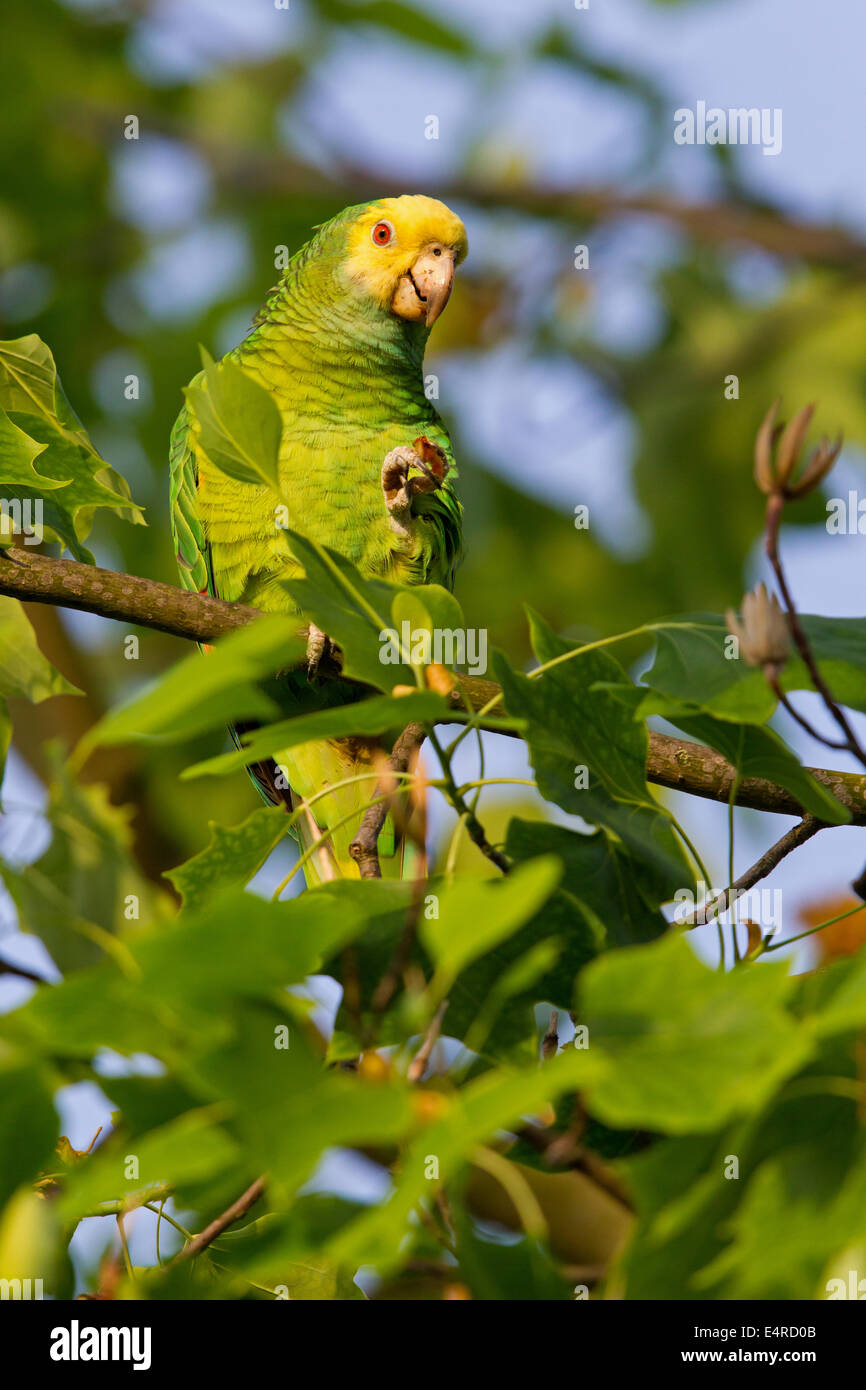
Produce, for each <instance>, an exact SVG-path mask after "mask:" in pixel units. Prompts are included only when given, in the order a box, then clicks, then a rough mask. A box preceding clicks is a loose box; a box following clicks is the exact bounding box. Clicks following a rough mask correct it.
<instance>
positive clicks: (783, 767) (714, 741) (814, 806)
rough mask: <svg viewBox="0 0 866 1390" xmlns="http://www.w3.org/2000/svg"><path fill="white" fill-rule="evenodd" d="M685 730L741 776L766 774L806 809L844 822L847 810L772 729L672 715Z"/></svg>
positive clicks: (833, 821) (848, 815) (707, 717)
mask: <svg viewBox="0 0 866 1390" xmlns="http://www.w3.org/2000/svg"><path fill="white" fill-rule="evenodd" d="M669 717H670V718H671V719H672V721H673V723H674V724H676V725H677V727H678V728H680V729H682V731H683V733H685V734H688V735H689V736H690V737H691V738H696V739H698V740H699V741H700V742H701V743H708V744H709V745H710V747H711V748H715V749H717V750H718V752H719V753H722V754H723V755H724V757H726V758H727V760H728V762H729V763H731V764H732V766H733V767H735V768H736V770H737V773H738V775H739V776H740V777H763V778H766V780H767V781H769V782H773V783H775V784H777V785H778V786H780V787H784V788H785V790H786V791H789V792H790V793H791V795H792V796H795V797H796V798H797V800H798V801H799V803H800V805H801V806H802V807H803V809H804V810H805V811H810V812H811V814H812V815H813V816H817V817H818V818H819V820H823V821H828V822H829V823H830V824H831V825H845V824H846V823H847V822H848V821H850V819H851V812H850V811H848V810H847V809H846V808H845V807H844V806H843V805H842V804H841V803H840V802H839V801H837V800H836V798H835V796H833V794H832V792H830V791H828V790H827V788H826V787H823V786H822V785H821V783H820V782H818V781H816V780H815V778H814V777H813V776H812V775H811V773H810V772H808V771H807V770H806V768H804V767H803V766H802V764H801V763H800V761H799V759H798V758H797V756H796V755H795V754H794V753H792V752H791V750H790V748H789V747H788V746H787V744H786V743H785V742H784V741H783V740H782V739H781V738H780V737H779V735H778V734H777V733H775V731H774V730H773V729H764V728H761V727H760V725H756V724H732V723H731V722H730V721H728V720H722V719H716V718H713V716H711V715H695V716H691V717H690V716H688V715H687V716H685V717H684V716H682V715H678V714H674V713H671V715H670V716H669Z"/></svg>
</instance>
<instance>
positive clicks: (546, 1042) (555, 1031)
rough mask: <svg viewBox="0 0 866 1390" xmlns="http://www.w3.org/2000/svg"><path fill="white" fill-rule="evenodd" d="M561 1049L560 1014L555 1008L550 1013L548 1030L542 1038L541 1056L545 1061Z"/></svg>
mask: <svg viewBox="0 0 866 1390" xmlns="http://www.w3.org/2000/svg"><path fill="white" fill-rule="evenodd" d="M558 1051H559V1014H558V1013H557V1011H556V1009H553V1010H552V1011H551V1014H550V1022H549V1024H548V1025H547V1032H546V1033H545V1035H544V1037H543V1038H542V1039H541V1056H542V1060H543V1061H545V1062H546V1061H547V1060H548V1058H550V1057H555V1056H556V1054H557V1052H558Z"/></svg>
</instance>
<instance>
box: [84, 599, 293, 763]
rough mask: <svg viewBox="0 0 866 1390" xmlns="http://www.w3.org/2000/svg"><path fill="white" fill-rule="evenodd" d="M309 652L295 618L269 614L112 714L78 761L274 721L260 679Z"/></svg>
mask: <svg viewBox="0 0 866 1390" xmlns="http://www.w3.org/2000/svg"><path fill="white" fill-rule="evenodd" d="M305 651H306V648H305V645H304V643H303V642H302V641H301V639H300V637H299V636H298V626H297V622H296V621H295V620H293V619H292V618H287V617H278V616H277V615H275V614H274V615H268V616H266V617H262V618H258V619H257V620H256V621H255V622H254V623H250V624H249V625H248V626H247V627H243V628H240V629H239V630H238V631H237V632H232V633H230V634H229V635H228V636H227V637H224V638H222V639H221V640H220V641H219V642H218V643H217V644H216V646H214V647H213V648H212V649H211V650H209V651H208V652H207V654H206V656H205V658H204V659H202V658H201V657H200V656H199V655H197V654H195V653H193V654H192V655H191V656H188V657H186V658H185V659H184V660H183V661H180V662H178V663H177V665H176V666H173V667H172V668H171V670H170V671H168V672H167V673H166V674H165V675H163V676H162V677H161V678H160V680H159V681H158V682H156V683H155V684H154V685H153V686H151V687H150V689H148V690H146V691H145V692H144V693H143V694H141V695H139V696H137V697H136V698H135V699H133V700H131V701H130V702H129V703H127V704H126V705H121V706H120V707H119V708H117V709H114V710H112V711H111V712H110V713H109V714H107V715H105V716H104V718H103V719H101V720H100V721H99V723H98V724H96V725H95V726H94V728H93V729H91V730H90V731H89V733H88V734H87V735H86V736H85V738H84V739H83V740H82V742H81V745H80V747H79V750H78V752H77V754H76V756H77V757H79V758H81V759H82V760H83V758H84V756H85V753H86V752H87V753H89V752H90V750H91V749H93V748H96V747H99V746H105V745H106V744H108V745H110V744H116V743H127V742H129V740H131V739H138V738H154V737H159V738H162V739H172V740H180V739H185V738H188V737H189V736H190V735H191V734H194V733H198V732H200V731H201V730H203V729H210V728H214V727H219V726H220V725H221V724H225V723H228V722H229V721H230V720H232V719H269V718H273V716H274V715H275V714H278V713H279V709H278V707H277V705H276V704H275V703H274V702H273V701H272V700H271V699H270V698H269V697H268V696H266V695H265V694H264V692H263V691H261V690H259V689H257V687H256V685H255V681H256V680H257V679H259V678H264V677H266V676H270V675H272V673H273V672H274V671H275V670H276V669H277V668H278V667H279V666H280V665H286V664H289V665H291V664H294V663H300V662H301V661H302V660H303V659H304V653H305Z"/></svg>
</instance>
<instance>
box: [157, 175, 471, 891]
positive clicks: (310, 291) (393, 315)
mask: <svg viewBox="0 0 866 1390" xmlns="http://www.w3.org/2000/svg"><path fill="white" fill-rule="evenodd" d="M466 251H467V243H466V231H465V229H464V226H463V223H462V222H461V221H460V219H459V218H458V217H457V216H456V215H455V214H454V213H453V212H452V211H451V210H450V209H449V208H447V207H446V206H445V205H444V203H441V202H438V201H437V200H435V199H433V198H427V197H421V196H403V197H398V198H382V199H378V200H377V201H375V202H371V203H365V204H362V205H360V206H358V207H350V208H346V209H344V211H343V212H341V213H339V214H338V215H337V216H336V217H334V218H332V219H331V221H330V222H327V223H325V224H324V225H323V226H321V227H319V228H318V229H317V230H316V234H315V236H313V237H312V239H311V240H310V241H308V242H307V244H306V245H305V246H303V247H302V248H301V250H300V251H298V252H297V254H296V255H295V256H294V257H293V258H292V259H291V261H290V262H289V264H288V266H287V267H286V269H285V271H284V273H283V275H282V278H281V279H280V281H279V283H278V284H277V286H276V287H275V288H274V289H273V290H272V291H271V293H270V295H269V296H268V298H267V300H266V302H265V304H264V306H263V307H262V309H261V310H260V311H259V312H258V314H257V315H256V317H255V319H254V320H253V326H252V328H251V331H250V333H249V334H248V336H247V337H246V338H245V339H244V340H243V342H242V343H240V345H239V346H238V347H236V348H234V349H232V351H231V352H229V353H228V354H227V356H228V358H229V359H230V360H231V361H233V362H234V363H236V364H237V365H238V366H240V367H241V368H242V370H243V371H244V372H246V373H248V374H249V375H250V376H251V377H253V378H254V379H255V380H256V381H258V382H259V383H260V384H261V385H263V386H265V387H266V388H267V390H268V391H269V392H270V393H271V395H272V397H273V399H274V400H275V401H276V403H277V405H278V406H279V409H280V413H281V415H282V422H283V431H282V442H281V447H280V459H279V474H280V483H281V486H282V490H283V494H284V496H285V497H286V499H287V500H288V503H289V506H290V518H289V525H290V527H291V528H292V529H293V530H297V531H299V532H301V533H303V534H304V535H306V536H308V537H310V538H311V539H312V540H315V541H318V542H319V543H321V544H323V545H326V546H329V547H331V548H332V549H333V550H336V551H338V552H339V553H340V554H341V555H343V556H345V557H346V558H347V559H348V560H350V561H351V562H352V563H353V564H354V565H355V566H357V568H358V569H359V571H360V572H361V574H363V575H365V576H367V577H377V578H380V579H386V580H391V581H394V582H396V583H401V584H441V585H444V586H446V587H447V588H451V587H452V585H453V579H454V571H455V567H456V565H457V563H458V560H459V557H460V551H461V543H462V539H461V535H462V528H461V519H462V518H461V507H460V503H459V502H458V500H457V497H456V495H455V492H454V490H453V487H452V483H453V479H454V477H455V476H456V470H455V468H454V459H453V455H452V451H451V444H450V441H449V438H448V434H447V432H446V430H445V428H444V426H443V423H442V421H441V420H440V418H439V416H438V414H437V413H436V411H435V409H434V408H433V406H432V405H431V404H430V402H429V400H428V399H427V397H426V395H425V394H424V379H423V359H424V349H425V347H426V343H427V338H428V336H429V333H430V328H431V326H432V325H433V323H435V321H436V319H437V318H438V317H439V315H440V314H441V312H442V310H443V309H444V307H445V305H446V303H447V302H448V298H449V295H450V293H451V287H452V283H453V279H454V269H455V266H457V265H459V264H460V262H461V261H462V260H463V259H464V257H465V255H466ZM201 375H202V374H199V377H197V378H195V381H194V382H193V383H191V384H195V383H196V382H198V381H200V380H201ZM170 469H171V488H170V496H171V517H172V534H173V536H174V542H175V550H176V554H177V561H178V568H179V572H180V576H181V581H182V583H183V585H184V586H185V587H186V588H187V589H190V590H193V591H195V592H197V593H208V594H214V595H216V596H217V597H219V598H223V599H229V600H235V601H238V602H241V603H246V604H250V605H252V606H253V607H255V608H260V609H263V610H265V611H269V612H285V613H293V612H295V611H296V610H295V608H294V606H293V602H292V599H291V598H290V596H289V594H288V592H287V591H286V589H285V588H284V587H283V585H282V584H281V582H280V581H281V580H284V579H290V578H297V577H299V576H300V575H301V574H302V569H301V566H300V565H299V563H298V562H297V561H296V560H295V559H294V557H293V556H292V555H291V552H290V550H289V548H288V546H287V538H286V536H285V534H284V533H283V532H282V531H281V530H280V529H279V527H278V526H277V524H276V521H275V509H274V496H273V493H272V492H271V491H270V490H269V489H268V488H267V487H265V486H255V485H253V484H248V483H240V482H236V481H234V480H233V479H231V478H229V477H228V476H227V475H226V474H224V473H222V472H220V471H219V470H218V469H216V468H214V467H213V465H212V464H211V463H210V462H209V460H208V459H207V457H206V456H205V455H204V454H203V453H202V452H201V451H200V450H198V449H197V434H196V428H195V421H194V419H193V418H192V415H191V412H190V408H189V405H187V406H185V407H184V409H183V410H182V411H181V412H180V415H179V416H178V418H177V421H176V423H175V426H174V429H173V431H172V436H171V455H170ZM326 641H327V639H326V638H325V637H324V635H323V634H321V633H319V632H318V630H317V629H315V628H313V627H311V628H310V630H309V639H308V655H309V657H310V672H308V673H305V672H303V671H298V670H294V671H290V672H286V673H283V674H282V675H281V676H280V677H278V678H277V679H276V682H275V688H276V693H277V699H278V701H279V703H280V705H281V706H282V708H283V709H284V710H285V712H286V714H293V713H298V714H300V713H306V712H307V711H309V710H311V709H316V708H322V707H324V706H326V705H328V704H333V703H335V702H337V703H345V702H346V701H347V700H351V699H357V698H358V696H357V690H354V691H353V689H352V688H351V687H350V686H348V685H347V684H345V683H341V682H340V681H333V680H331V681H317V680H316V678H315V666H316V663H317V660H318V659H319V658H320V656H321V654H322V651H323V649H324V647H325V645H326ZM271 693H273V691H271ZM233 732H234V735H235V737H237V733H238V731H233ZM380 756H381V744H380V742H379V741H377V740H362V739H357V738H356V739H351V740H340V741H336V740H334V741H330V742H327V743H325V742H318V743H308V744H304V745H302V746H300V747H295V748H292V749H291V750H288V751H287V752H286V753H285V755H284V756H281V755H278V756H277V757H276V758H275V759H274V760H273V762H272V763H268V764H258V765H257V766H256V767H255V768H254V769H252V773H253V776H254V779H255V780H256V782H257V784H258V786H259V789H260V790H261V792H262V794H263V795H264V796H265V797H266V798H267V799H268V800H270V801H273V802H274V803H276V804H279V803H280V802H283V803H284V804H286V805H289V806H292V807H296V806H298V805H299V804H300V802H302V801H306V800H308V799H309V798H310V797H312V796H314V795H315V794H316V793H319V792H321V791H322V790H323V789H324V788H326V787H328V786H331V785H333V784H335V783H337V782H343V781H345V780H346V779H347V778H350V777H353V776H356V775H358V774H361V773H371V774H372V773H373V771H374V768H375V765H376V762H377V760H378V759H379V758H380ZM286 781H288V786H286ZM373 785H374V781H373V778H372V776H371V777H370V778H369V779H368V780H364V781H356V782H354V783H352V784H350V785H348V786H344V787H341V788H339V789H337V790H335V791H333V792H332V793H329V794H328V795H326V796H320V797H319V798H318V799H317V800H316V801H315V803H314V805H313V806H312V808H309V807H308V808H307V810H306V812H305V814H304V815H303V817H302V818H301V819H300V820H299V821H298V822H297V834H298V837H299V839H300V842H301V846H302V848H303V849H304V850H306V849H310V850H311V851H312V852H311V857H310V858H309V860H308V861H307V863H306V864H305V873H306V878H307V883H308V884H309V885H312V884H315V883H321V882H325V881H328V880H330V879H333V878H338V877H355V878H357V877H358V869H357V866H356V864H355V863H354V861H353V860H352V859H351V857H350V855H349V845H350V844H351V841H352V839H353V837H354V835H355V834H356V832H357V830H358V827H359V825H360V822H361V818H362V815H363V811H364V808H365V805H366V803H367V801H368V800H369V798H370V796H371V795H372V789H373ZM354 813H357V814H354ZM347 817H348V818H349V819H348V820H347V821H346V823H345V824H344V825H342V826H341V827H339V828H337V827H338V823H339V822H340V821H343V820H344V819H345V818H347ZM313 846H317V848H315V849H313ZM380 861H381V865H382V873H383V876H385V877H399V876H400V875H401V873H402V863H403V855H402V846H401V845H400V843H399V842H398V841H397V839H396V838H395V835H394V830H393V826H392V824H391V817H390V816H389V818H388V823H387V825H386V828H385V831H384V832H383V835H382V837H381V839H380Z"/></svg>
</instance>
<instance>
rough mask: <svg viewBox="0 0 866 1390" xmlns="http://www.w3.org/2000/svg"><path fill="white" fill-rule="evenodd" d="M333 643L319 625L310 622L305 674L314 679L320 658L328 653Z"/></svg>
mask: <svg viewBox="0 0 866 1390" xmlns="http://www.w3.org/2000/svg"><path fill="white" fill-rule="evenodd" d="M332 651H333V645H332V643H331V639H330V637H326V636H325V634H324V632H323V631H322V629H321V628H320V627H316V625H315V623H310V626H309V630H308V632H307V675H308V676H309V677H310V679H311V680H312V679H314V678H315V676H316V674H317V672H318V669H319V665H320V663H321V661H322V659H323V658H324V657H325V656H326V655H330V653H331V652H332Z"/></svg>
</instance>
